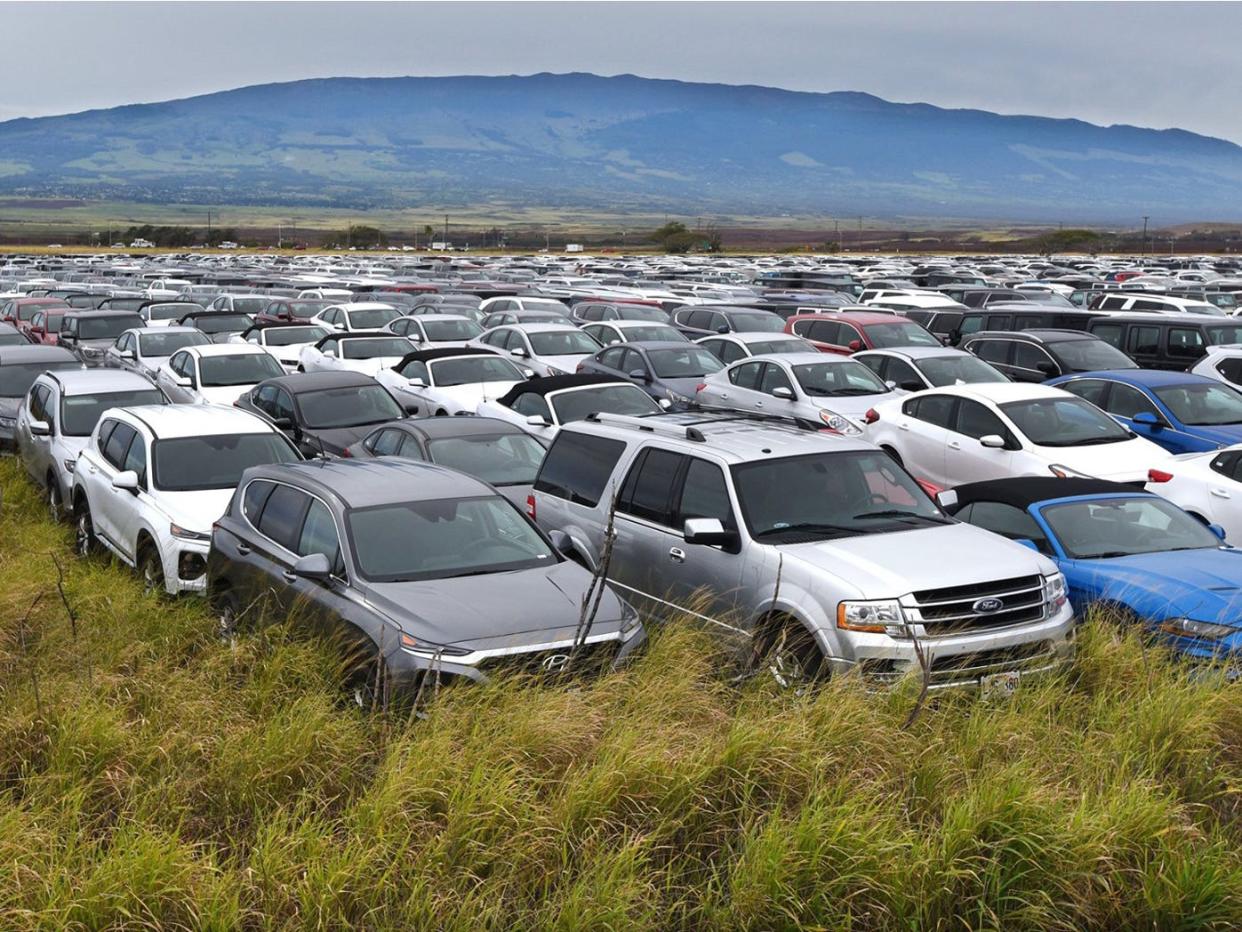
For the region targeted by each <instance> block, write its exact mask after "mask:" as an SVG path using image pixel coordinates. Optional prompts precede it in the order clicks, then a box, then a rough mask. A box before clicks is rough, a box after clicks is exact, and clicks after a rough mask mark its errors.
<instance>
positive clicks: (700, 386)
mask: <svg viewBox="0 0 1242 932" xmlns="http://www.w3.org/2000/svg"><path fill="white" fill-rule="evenodd" d="M705 388H707V383H706V382H700V383H699V384H698V385H696V386H694V393H695V394H696V395H697V394H698V393H699V392H701V391H702V390H703V389H705Z"/></svg>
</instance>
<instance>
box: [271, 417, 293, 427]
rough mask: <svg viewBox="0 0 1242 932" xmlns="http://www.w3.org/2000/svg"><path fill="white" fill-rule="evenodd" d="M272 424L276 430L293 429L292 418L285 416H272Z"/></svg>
mask: <svg viewBox="0 0 1242 932" xmlns="http://www.w3.org/2000/svg"><path fill="white" fill-rule="evenodd" d="M272 426H273V427H275V428H276V429H277V430H293V420H292V418H287V417H274V418H272Z"/></svg>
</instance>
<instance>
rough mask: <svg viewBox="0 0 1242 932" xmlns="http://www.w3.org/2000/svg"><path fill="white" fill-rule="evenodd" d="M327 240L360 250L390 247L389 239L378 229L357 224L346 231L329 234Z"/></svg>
mask: <svg viewBox="0 0 1242 932" xmlns="http://www.w3.org/2000/svg"><path fill="white" fill-rule="evenodd" d="M325 239H327V240H330V241H331V242H333V243H336V244H338V245H347V246H357V247H358V248H359V249H369V248H370V247H372V246H387V245H388V237H387V236H385V235H384V232H383V231H382V230H380V229H379V228H378V227H369V226H363V225H361V224H356V223H355V224H351V225H350V226H349V227H348V228H346V229H344V230H338V231H337V232H335V233H328V234H327V235H326V237H325Z"/></svg>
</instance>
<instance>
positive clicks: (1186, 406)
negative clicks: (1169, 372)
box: [1155, 382, 1242, 427]
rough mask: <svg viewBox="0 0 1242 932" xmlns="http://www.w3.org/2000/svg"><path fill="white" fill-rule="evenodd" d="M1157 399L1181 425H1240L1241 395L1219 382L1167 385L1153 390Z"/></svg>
mask: <svg viewBox="0 0 1242 932" xmlns="http://www.w3.org/2000/svg"><path fill="white" fill-rule="evenodd" d="M1155 393H1156V397H1157V398H1159V399H1160V400H1161V401H1162V402H1164V404H1165V407H1167V408H1168V409H1169V410H1170V411H1172V412H1173V416H1174V417H1176V418H1177V419H1178V420H1179V421H1181V422H1182V423H1183V424H1188V425H1190V426H1192V427H1211V426H1213V425H1220V424H1242V393H1239V392H1238V390H1237V389H1236V388H1233V387H1231V386H1229V385H1224V384H1222V383H1219V382H1213V383H1211V384H1206V385H1205V384H1203V383H1202V382H1200V383H1196V384H1192V385H1170V386H1168V387H1167V388H1157V389H1155Z"/></svg>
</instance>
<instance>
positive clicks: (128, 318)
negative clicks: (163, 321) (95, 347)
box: [78, 314, 146, 340]
mask: <svg viewBox="0 0 1242 932" xmlns="http://www.w3.org/2000/svg"><path fill="white" fill-rule="evenodd" d="M144 326H146V321H144V320H143V319H142V318H141V317H139V316H138V315H137V314H125V315H121V316H117V317H113V316H111V315H110V314H100V315H98V316H95V315H91V314H86V315H83V316H82V317H79V318H78V337H79V339H82V340H115V339H116V338H117V337H119V336H120V335H121V334H122V333H124V332H125V331H126V330H130V329H131V328H134V327H144Z"/></svg>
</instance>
